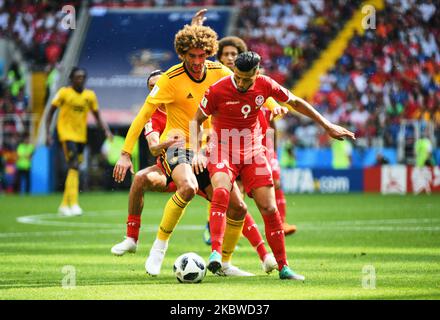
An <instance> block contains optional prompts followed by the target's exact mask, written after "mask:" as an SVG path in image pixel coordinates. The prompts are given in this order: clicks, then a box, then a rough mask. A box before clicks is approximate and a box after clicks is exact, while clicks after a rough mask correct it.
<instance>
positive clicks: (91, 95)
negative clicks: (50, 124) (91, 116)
mask: <svg viewBox="0 0 440 320" xmlns="http://www.w3.org/2000/svg"><path fill="white" fill-rule="evenodd" d="M52 105H53V106H55V107H57V108H59V115H58V121H57V130H58V137H59V139H60V141H73V142H78V143H86V142H87V114H88V112H89V111H90V110H94V111H97V110H98V100H97V98H96V94H95V92H93V91H92V90H89V89H84V90H83V91H82V92H81V93H79V92H77V91H75V90H74V89H73V88H72V87H62V88H61V89H60V90H58V92H57V94H56V96H55V98H54V99H53V100H52Z"/></svg>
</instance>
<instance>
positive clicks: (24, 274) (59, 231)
mask: <svg viewBox="0 0 440 320" xmlns="http://www.w3.org/2000/svg"><path fill="white" fill-rule="evenodd" d="M169 196H170V195H168V194H153V193H148V194H146V197H145V208H144V213H143V219H142V229H141V235H140V240H139V242H140V245H139V247H138V252H137V253H136V254H130V255H126V256H123V257H115V256H112V255H111V253H110V248H111V247H112V246H113V245H114V244H115V243H117V242H119V241H121V240H122V239H123V236H124V235H125V220H126V215H127V212H126V210H127V209H126V208H127V202H128V200H127V199H128V193H127V192H119V193H81V195H80V201H81V205H82V207H83V209H84V210H85V214H84V215H83V216H81V217H68V218H62V217H58V216H57V215H56V214H55V212H56V210H57V207H58V205H59V201H60V199H61V195H60V194H56V195H50V196H0V256H1V259H0V274H1V277H0V299H171V300H178V299H212V300H215V299H245V300H252V299H281V300H285V299H287V300H291V299H439V298H440V209H439V208H440V196H438V195H431V196H426V195H421V196H413V195H407V196H381V195H365V194H350V195H287V196H286V197H287V207H288V215H287V216H288V221H289V222H291V223H296V224H297V225H298V229H299V230H298V232H297V234H295V235H293V236H288V237H286V249H287V254H288V259H289V262H290V265H291V266H292V268H293V269H294V270H295V271H296V272H298V273H301V274H304V275H305V276H306V281H305V282H304V283H303V282H294V281H281V280H279V279H278V274H277V273H272V274H271V275H266V274H264V273H263V271H262V269H261V266H260V263H259V260H258V256H257V255H256V253H255V252H254V250H253V248H252V247H251V246H250V245H249V244H248V242H247V240H246V239H245V238H242V239H241V240H240V243H239V246H238V248H237V250H236V252H235V254H234V256H233V262H234V264H235V265H237V266H239V267H240V268H243V269H244V270H247V271H250V272H253V273H255V274H256V275H257V276H255V277H247V278H224V277H217V276H213V275H212V274H210V273H208V274H207V276H206V277H205V279H204V280H203V282H202V283H201V284H189V285H188V284H179V283H178V282H177V280H176V279H175V278H174V276H173V273H172V265H173V262H174V260H175V258H176V257H177V256H179V255H180V254H182V253H184V252H189V251H194V252H196V253H198V254H200V255H201V256H202V257H204V258H205V259H207V257H208V255H209V252H210V250H209V249H210V247H209V246H207V245H205V244H204V243H203V242H202V232H203V227H204V225H205V220H206V217H207V213H206V202H205V201H204V200H203V199H201V198H196V199H194V200H193V201H192V203H191V204H190V206H189V207H188V209H187V212H186V215H185V216H184V217H183V218H182V220H181V221H180V224H179V225H178V227H177V229H176V231H175V233H174V234H173V236H172V238H171V241H170V246H169V249H168V252H167V255H166V258H165V261H164V264H163V267H162V274H161V275H160V276H159V277H156V278H151V277H148V276H147V275H146V274H145V270H144V262H145V258H146V255H147V253H148V251H149V249H150V246H151V244H152V241H153V240H154V237H155V233H156V228H157V225H158V223H159V221H160V218H161V215H162V209H163V206H164V203H165V202H166V200H167V199H168V198H169ZM248 200H249V199H248ZM248 200H247V203H248V204H249V208H250V210H251V212H252V213H253V215H254V217H255V219H256V221H257V223H259V226H260V229H261V230H264V228H263V224H262V220H261V217H260V214H259V213H258V212H257V210H256V208H255V206H254V205H253V203H252V201H248ZM72 279H74V281H73V280H72ZM63 285H64V286H63Z"/></svg>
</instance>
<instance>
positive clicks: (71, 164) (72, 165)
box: [68, 160, 79, 170]
mask: <svg viewBox="0 0 440 320" xmlns="http://www.w3.org/2000/svg"><path fill="white" fill-rule="evenodd" d="M68 167H69V169H73V170H78V169H79V162H78V160H70V161H69V163H68Z"/></svg>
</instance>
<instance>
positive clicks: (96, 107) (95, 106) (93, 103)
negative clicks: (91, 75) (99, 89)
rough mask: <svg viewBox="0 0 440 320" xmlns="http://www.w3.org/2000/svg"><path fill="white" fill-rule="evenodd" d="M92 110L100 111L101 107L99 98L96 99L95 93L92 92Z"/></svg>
mask: <svg viewBox="0 0 440 320" xmlns="http://www.w3.org/2000/svg"><path fill="white" fill-rule="evenodd" d="M89 107H90V110H92V111H98V108H99V105H98V98H97V97H96V94H95V92H93V91H90V106H89Z"/></svg>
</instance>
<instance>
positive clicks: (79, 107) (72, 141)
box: [46, 67, 113, 216]
mask: <svg viewBox="0 0 440 320" xmlns="http://www.w3.org/2000/svg"><path fill="white" fill-rule="evenodd" d="M86 78H87V72H86V70H84V69H81V68H78V67H74V68H73V69H72V71H71V72H70V75H69V79H70V86H68V87H62V88H61V89H60V90H59V91H58V92H57V94H56V96H55V98H54V99H53V100H52V105H51V108H50V110H49V113H48V116H47V118H46V139H47V141H46V144H47V145H51V144H52V142H53V141H52V140H53V139H52V136H51V135H50V124H51V122H52V118H53V115H54V114H55V111H56V110H57V109H59V114H58V120H57V132H58V138H59V140H60V143H61V146H62V148H63V152H64V156H65V159H66V162H67V166H68V172H67V177H66V182H65V184H64V195H63V200H62V202H61V205H60V207H59V209H58V211H59V213H60V214H61V215H65V216H75V215H81V214H82V209H81V207H80V206H79V203H78V192H79V174H78V167H79V164H80V163H81V161H82V153H83V151H84V146H85V144H86V143H87V114H88V112H89V111H92V113H93V115H94V117H95V119H96V122H97V123H98V125H99V126H100V127H101V128H102V129H103V130H104V131H105V135H106V136H107V138H108V139H112V138H113V136H112V133H111V132H110V129H109V128H108V126H107V124H106V123H105V122H104V121H103V120H102V118H101V115H100V113H99V111H98V100H97V98H96V95H95V92H93V91H92V90H89V89H85V87H84V86H85V82H86Z"/></svg>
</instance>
